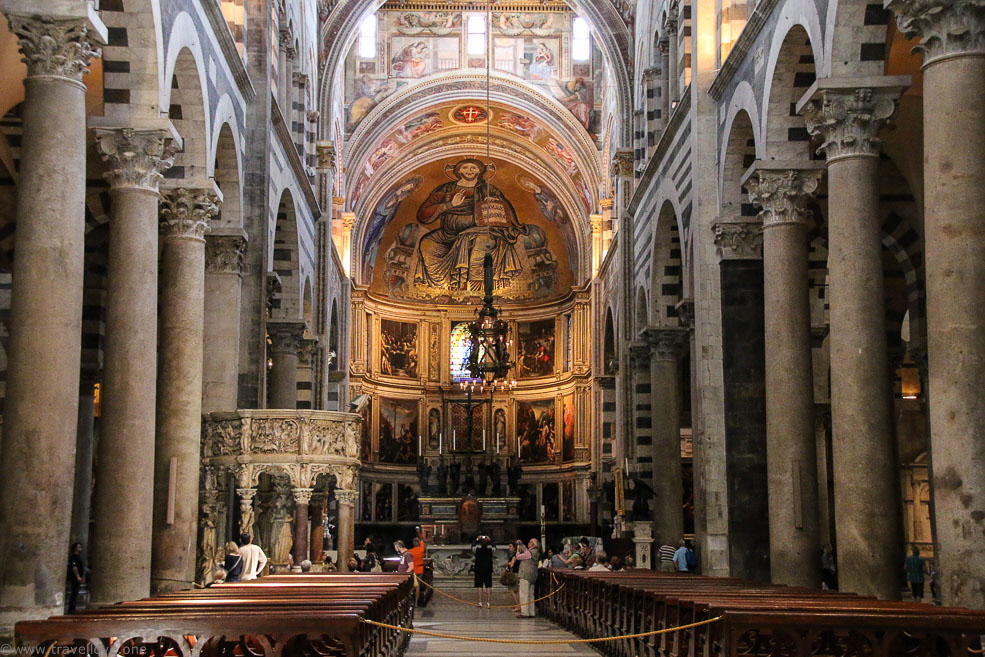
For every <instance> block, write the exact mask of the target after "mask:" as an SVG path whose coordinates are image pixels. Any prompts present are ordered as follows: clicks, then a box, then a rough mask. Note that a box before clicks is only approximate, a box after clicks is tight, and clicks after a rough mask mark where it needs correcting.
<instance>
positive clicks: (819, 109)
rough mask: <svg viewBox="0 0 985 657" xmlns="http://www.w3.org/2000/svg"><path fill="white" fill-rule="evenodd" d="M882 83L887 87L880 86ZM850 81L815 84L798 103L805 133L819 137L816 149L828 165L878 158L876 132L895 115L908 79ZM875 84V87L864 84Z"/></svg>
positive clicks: (820, 81)
mask: <svg viewBox="0 0 985 657" xmlns="http://www.w3.org/2000/svg"><path fill="white" fill-rule="evenodd" d="M882 80H885V81H886V82H888V84H885V86H883V84H880V83H881V82H882ZM882 80H880V79H878V78H869V79H864V80H859V81H858V82H860V83H861V84H858V85H857V86H856V85H853V84H852V81H851V80H838V79H832V78H825V79H822V80H818V81H817V82H815V83H814V84H813V85H812V86H811V88H810V89H809V90H808V92H807V93H806V94H804V97H803V98H802V99H801V101H800V103H798V107H797V109H798V111H799V112H800V113H801V114H803V115H804V120H805V122H806V124H807V131H808V132H809V133H810V134H811V135H812V136H820V138H821V139H823V140H824V141H823V143H822V144H821V146H820V147H819V148H818V149H817V150H818V153H821V152H823V153H824V154H825V155H826V156H827V159H828V162H829V163H830V162H834V161H836V160H839V159H842V158H846V157H878V155H879V148H880V145H881V143H882V140H881V139H879V136H878V134H879V130H880V129H882V128H883V127H884V126H886V125H887V124H888V122H889V119H890V118H892V116H893V114H894V113H895V112H896V100H897V99H898V98H899V96H900V93H901V91H902V90H903V88H904V87H905V86H906V85H907V84H908V82H909V79H908V78H883V79H882ZM867 82H875V84H871V85H870V84H865V83H867Z"/></svg>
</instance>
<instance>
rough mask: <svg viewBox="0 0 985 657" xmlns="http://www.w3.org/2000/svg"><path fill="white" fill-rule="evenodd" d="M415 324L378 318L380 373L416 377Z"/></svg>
mask: <svg viewBox="0 0 985 657" xmlns="http://www.w3.org/2000/svg"><path fill="white" fill-rule="evenodd" d="M417 356H418V350H417V324H415V323H411V322H396V321H393V320H389V319H384V320H380V373H381V374H387V375H389V376H399V377H406V378H410V379H416V378H417V377H418V373H417Z"/></svg>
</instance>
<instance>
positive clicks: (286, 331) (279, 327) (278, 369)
mask: <svg viewBox="0 0 985 657" xmlns="http://www.w3.org/2000/svg"><path fill="white" fill-rule="evenodd" d="M304 329H305V325H304V322H302V321H298V320H267V334H268V335H269V336H270V340H271V346H270V358H271V359H272V360H273V362H274V364H273V367H271V368H270V374H269V376H268V379H267V385H268V386H269V394H268V399H269V400H270V401H269V404H268V408H297V407H298V350H299V349H300V347H301V340H302V339H303V336H304Z"/></svg>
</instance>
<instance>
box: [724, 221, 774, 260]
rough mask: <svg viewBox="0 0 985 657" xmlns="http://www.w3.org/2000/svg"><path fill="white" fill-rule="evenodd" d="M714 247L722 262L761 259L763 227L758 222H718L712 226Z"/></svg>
mask: <svg viewBox="0 0 985 657" xmlns="http://www.w3.org/2000/svg"><path fill="white" fill-rule="evenodd" d="M711 229H712V230H713V231H714V232H715V246H716V247H718V257H719V258H721V259H722V260H758V259H760V258H762V257H763V225H762V224H761V223H760V222H758V221H719V222H715V223H714V224H712V226H711Z"/></svg>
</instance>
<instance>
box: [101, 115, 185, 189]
mask: <svg viewBox="0 0 985 657" xmlns="http://www.w3.org/2000/svg"><path fill="white" fill-rule="evenodd" d="M93 134H94V135H95V138H96V147H97V149H98V151H99V155H100V157H101V158H102V160H103V162H106V163H107V164H108V166H109V170H108V171H107V172H106V173H105V174H103V176H104V177H105V178H106V180H108V181H109V184H110V187H112V188H114V189H119V188H126V187H134V188H140V189H145V190H149V191H152V192H157V190H158V185H159V184H160V182H161V180H163V179H164V172H165V171H167V170H168V169H170V168H171V165H172V164H174V154H175V151H176V150H177V144H175V141H174V139H173V138H172V134H171V133H170V132H168V131H166V130H158V129H150V130H144V129H139V128H94V129H93Z"/></svg>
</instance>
